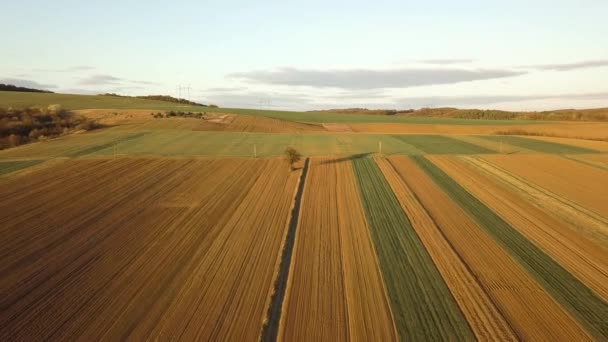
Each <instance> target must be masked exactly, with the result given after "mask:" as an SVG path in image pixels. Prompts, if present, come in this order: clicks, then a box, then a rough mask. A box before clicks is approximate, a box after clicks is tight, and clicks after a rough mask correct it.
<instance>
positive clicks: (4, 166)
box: [0, 160, 44, 175]
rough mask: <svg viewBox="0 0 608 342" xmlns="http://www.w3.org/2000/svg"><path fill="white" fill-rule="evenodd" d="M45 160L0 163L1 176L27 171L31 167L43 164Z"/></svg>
mask: <svg viewBox="0 0 608 342" xmlns="http://www.w3.org/2000/svg"><path fill="white" fill-rule="evenodd" d="M43 161H44V160H16V161H1V162H0V175H4V174H7V173H11V172H15V171H17V170H21V169H25V168H28V167H30V166H34V165H36V164H40V163H42V162H43Z"/></svg>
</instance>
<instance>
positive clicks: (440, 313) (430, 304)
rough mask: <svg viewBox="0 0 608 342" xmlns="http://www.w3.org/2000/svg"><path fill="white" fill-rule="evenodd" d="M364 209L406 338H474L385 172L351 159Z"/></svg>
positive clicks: (367, 161)
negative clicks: (384, 174)
mask: <svg viewBox="0 0 608 342" xmlns="http://www.w3.org/2000/svg"><path fill="white" fill-rule="evenodd" d="M352 163H353V167H354V172H355V177H356V179H357V184H358V186H359V192H360V195H361V199H362V202H363V208H364V210H365V214H366V217H367V222H368V224H369V227H370V232H371V235H372V240H373V241H374V245H375V246H376V251H377V253H378V258H379V260H380V268H381V270H382V273H383V274H384V279H385V284H386V287H387V290H388V295H389V297H390V299H391V304H392V309H393V314H394V315H395V319H396V322H395V323H396V325H397V330H398V331H399V334H400V336H401V338H402V339H404V340H426V341H439V340H449V339H456V340H471V339H473V336H472V333H471V331H470V329H469V326H468V324H467V322H466V320H465V318H464V317H463V316H462V313H461V311H460V310H459V309H458V306H457V304H456V302H455V301H454V298H453V297H452V295H451V293H450V291H449V290H448V288H447V285H446V284H445V282H444V281H443V279H442V277H441V275H440V274H439V271H438V270H437V268H436V266H435V264H434V263H433V261H432V260H431V257H430V256H429V254H428V252H427V251H426V249H425V247H424V245H423V244H422V242H421V241H420V238H419V237H418V235H417V234H416V232H415V231H414V229H413V227H412V226H411V224H410V221H409V219H408V218H407V216H406V215H405V213H404V212H403V209H402V208H401V206H400V205H399V202H398V200H397V198H396V197H395V195H394V194H393V191H392V190H391V188H390V186H389V184H388V183H387V182H386V180H385V179H384V176H383V175H382V172H381V171H380V169H379V168H378V166H377V165H376V163H375V162H374V160H373V159H371V158H358V159H354V160H353V161H352Z"/></svg>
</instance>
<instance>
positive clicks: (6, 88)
mask: <svg viewBox="0 0 608 342" xmlns="http://www.w3.org/2000/svg"><path fill="white" fill-rule="evenodd" d="M0 91H20V92H24V93H52V91H49V90H41V89H34V88H26V87H18V86H16V85H12V84H3V83H0Z"/></svg>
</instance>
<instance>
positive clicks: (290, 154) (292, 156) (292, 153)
mask: <svg viewBox="0 0 608 342" xmlns="http://www.w3.org/2000/svg"><path fill="white" fill-rule="evenodd" d="M285 155H286V156H287V162H289V167H290V168H291V171H293V170H294V167H293V165H294V164H295V163H297V162H298V161H300V159H302V155H301V154H300V152H298V151H296V149H295V148H293V147H288V148H287V149H285Z"/></svg>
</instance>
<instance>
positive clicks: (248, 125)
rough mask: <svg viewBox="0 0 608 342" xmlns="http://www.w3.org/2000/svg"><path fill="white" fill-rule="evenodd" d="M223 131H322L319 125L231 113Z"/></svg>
mask: <svg viewBox="0 0 608 342" xmlns="http://www.w3.org/2000/svg"><path fill="white" fill-rule="evenodd" d="M232 117H233V119H232V120H231V121H230V122H229V123H228V125H227V126H226V127H225V129H223V130H225V131H233V132H262V133H305V132H323V131H325V129H324V128H323V126H321V125H315V124H306V123H300V122H292V121H284V120H277V119H272V118H267V117H263V116H247V115H233V116H232Z"/></svg>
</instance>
